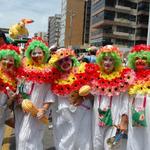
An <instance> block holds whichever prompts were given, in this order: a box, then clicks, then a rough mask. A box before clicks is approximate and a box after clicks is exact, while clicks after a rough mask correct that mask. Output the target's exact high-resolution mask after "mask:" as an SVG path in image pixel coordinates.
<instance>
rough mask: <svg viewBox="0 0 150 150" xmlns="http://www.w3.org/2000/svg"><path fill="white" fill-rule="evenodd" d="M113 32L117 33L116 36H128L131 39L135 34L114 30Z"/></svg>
mask: <svg viewBox="0 0 150 150" xmlns="http://www.w3.org/2000/svg"><path fill="white" fill-rule="evenodd" d="M113 34H114V35H116V36H119V37H126V38H128V39H130V40H133V39H134V34H131V33H125V32H119V31H114V32H113Z"/></svg>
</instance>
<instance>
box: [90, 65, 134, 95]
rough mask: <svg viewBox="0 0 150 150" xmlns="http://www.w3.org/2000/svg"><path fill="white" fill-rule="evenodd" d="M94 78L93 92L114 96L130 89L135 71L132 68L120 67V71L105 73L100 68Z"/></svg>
mask: <svg viewBox="0 0 150 150" xmlns="http://www.w3.org/2000/svg"><path fill="white" fill-rule="evenodd" d="M95 75H96V76H95V77H94V79H93V80H92V84H91V89H92V90H91V93H92V94H94V95H99V94H101V95H106V96H114V95H119V94H120V93H121V92H125V91H127V90H128V88H129V87H130V85H131V84H133V82H134V79H135V74H134V71H132V70H131V69H130V68H123V67H122V68H120V71H118V72H113V73H112V74H109V75H104V74H103V72H101V71H100V70H99V72H97V74H95Z"/></svg>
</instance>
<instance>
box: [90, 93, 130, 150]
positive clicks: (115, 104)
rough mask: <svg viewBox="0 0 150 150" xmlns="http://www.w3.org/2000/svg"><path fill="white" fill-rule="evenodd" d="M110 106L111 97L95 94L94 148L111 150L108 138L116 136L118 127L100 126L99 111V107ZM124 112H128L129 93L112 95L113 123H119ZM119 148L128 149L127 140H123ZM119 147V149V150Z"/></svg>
mask: <svg viewBox="0 0 150 150" xmlns="http://www.w3.org/2000/svg"><path fill="white" fill-rule="evenodd" d="M109 106H110V97H108V96H101V100H99V96H97V95H96V96H95V98H94V107H93V148H94V150H109V149H110V148H109V146H108V144H107V139H108V138H110V137H113V136H115V134H116V128H113V127H106V126H104V127H100V126H99V113H98V108H99V107H100V108H101V109H102V110H104V109H105V108H106V109H107V108H108V107H109ZM123 114H128V96H127V94H120V95H119V96H113V97H112V103H111V115H112V123H113V125H118V124H119V123H120V121H121V117H122V115H123ZM118 149H119V150H125V149H126V140H125V139H123V140H122V141H121V145H120V147H119V148H118ZM118 149H117V150H118Z"/></svg>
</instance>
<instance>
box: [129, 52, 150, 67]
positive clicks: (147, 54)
mask: <svg viewBox="0 0 150 150" xmlns="http://www.w3.org/2000/svg"><path fill="white" fill-rule="evenodd" d="M136 58H141V59H146V60H147V63H148V64H149V65H150V52H148V51H144V50H143V51H139V52H133V53H130V54H129V55H128V66H129V67H130V68H132V69H135V68H136V67H135V60H136Z"/></svg>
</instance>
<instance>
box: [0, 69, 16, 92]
mask: <svg viewBox="0 0 150 150" xmlns="http://www.w3.org/2000/svg"><path fill="white" fill-rule="evenodd" d="M15 75H16V71H15V70H14V77H11V76H10V75H8V74H6V73H4V72H3V71H2V70H1V69H0V91H1V92H4V93H5V94H7V89H6V88H7V87H9V89H10V90H12V91H14V92H15V91H16V88H17V81H16V79H15Z"/></svg>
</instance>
